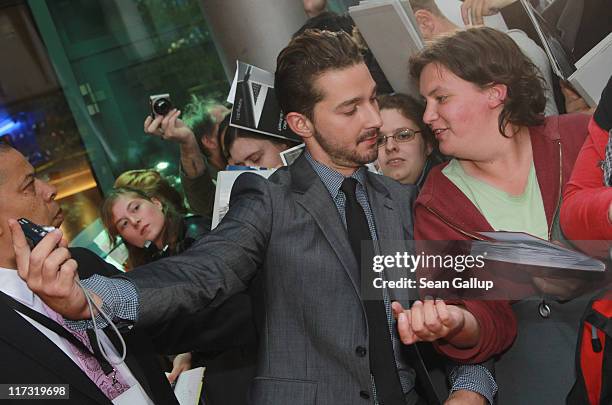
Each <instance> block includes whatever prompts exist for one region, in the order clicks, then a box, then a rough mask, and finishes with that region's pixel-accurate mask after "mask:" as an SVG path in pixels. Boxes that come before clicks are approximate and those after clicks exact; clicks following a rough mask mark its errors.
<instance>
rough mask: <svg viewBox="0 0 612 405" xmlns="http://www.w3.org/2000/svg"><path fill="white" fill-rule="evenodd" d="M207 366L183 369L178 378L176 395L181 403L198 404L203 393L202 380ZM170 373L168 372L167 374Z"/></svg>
mask: <svg viewBox="0 0 612 405" xmlns="http://www.w3.org/2000/svg"><path fill="white" fill-rule="evenodd" d="M205 370H206V368H204V367H198V368H192V369H191V370H187V371H183V372H182V373H181V374H179V376H178V378H177V379H176V385H175V386H174V396H175V397H176V399H177V400H178V402H179V404H180V405H198V403H199V402H200V395H202V380H203V379H204V371H205ZM167 375H168V373H166V376H167Z"/></svg>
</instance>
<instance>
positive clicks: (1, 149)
mask: <svg viewBox="0 0 612 405" xmlns="http://www.w3.org/2000/svg"><path fill="white" fill-rule="evenodd" d="M11 150H14V148H13V147H12V146H11V145H9V144H8V142H6V141H4V140H3V139H2V138H0V155H2V154H3V153H6V152H9V151H11ZM5 175H6V173H3V171H2V170H0V184H2V183H3V182H4V180H5Z"/></svg>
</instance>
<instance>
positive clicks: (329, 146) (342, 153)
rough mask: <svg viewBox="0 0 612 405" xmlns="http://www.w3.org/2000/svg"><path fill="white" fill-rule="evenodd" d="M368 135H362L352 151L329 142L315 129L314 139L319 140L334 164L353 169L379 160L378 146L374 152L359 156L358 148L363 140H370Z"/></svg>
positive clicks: (374, 148) (373, 149)
mask: <svg viewBox="0 0 612 405" xmlns="http://www.w3.org/2000/svg"><path fill="white" fill-rule="evenodd" d="M368 136H369V135H368V134H361V135H360V136H359V138H358V139H357V144H356V145H355V146H354V148H353V149H352V150H347V149H345V148H342V147H338V146H337V145H336V144H334V143H333V142H329V141H328V140H327V139H326V138H325V136H324V135H322V134H321V133H320V132H319V131H317V130H316V129H315V131H314V138H315V139H316V140H317V143H318V144H319V146H321V149H323V151H325V153H327V155H328V156H329V158H330V159H331V161H332V162H334V163H335V164H337V165H339V166H345V167H353V166H363V165H365V164H367V163H372V162H374V161H375V160H376V159H377V158H378V148H377V147H376V145H374V147H373V148H372V150H370V151H368V152H366V153H367V154H361V155H360V154H359V153H358V152H357V146H358V145H359V143H361V141H362V140H364V139H367V138H368Z"/></svg>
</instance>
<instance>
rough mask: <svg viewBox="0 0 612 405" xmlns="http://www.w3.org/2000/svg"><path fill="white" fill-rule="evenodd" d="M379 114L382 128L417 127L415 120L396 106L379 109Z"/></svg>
mask: <svg viewBox="0 0 612 405" xmlns="http://www.w3.org/2000/svg"><path fill="white" fill-rule="evenodd" d="M380 115H381V117H382V127H383V128H392V129H393V128H400V127H407V128H411V129H417V125H416V122H414V120H412V119H410V118H408V117H406V116H405V115H404V114H402V112H401V111H400V110H398V109H397V108H385V109H381V110H380Z"/></svg>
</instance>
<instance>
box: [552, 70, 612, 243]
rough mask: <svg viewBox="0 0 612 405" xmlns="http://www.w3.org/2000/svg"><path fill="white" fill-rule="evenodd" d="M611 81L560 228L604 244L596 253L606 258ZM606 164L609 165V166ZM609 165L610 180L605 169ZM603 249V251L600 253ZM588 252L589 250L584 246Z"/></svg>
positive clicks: (610, 223)
mask: <svg viewBox="0 0 612 405" xmlns="http://www.w3.org/2000/svg"><path fill="white" fill-rule="evenodd" d="M610 130H612V77H611V78H610V80H609V81H608V84H607V85H606V88H605V89H604V91H603V93H602V94H601V100H600V102H599V106H598V107H597V110H596V111H595V115H594V116H593V118H592V119H591V122H589V136H588V137H587V140H586V142H585V143H584V145H583V146H582V149H581V150H580V154H579V155H578V159H577V160H576V165H575V166H574V171H573V172H572V177H571V179H570V181H569V182H568V183H567V187H566V189H565V192H564V193H563V204H562V205H561V226H562V228H563V232H564V233H565V236H567V237H568V238H569V239H574V240H602V241H606V242H607V243H603V244H602V245H604V246H597V252H594V253H601V254H607V253H608V252H607V249H605V248H606V247H609V244H610V243H609V242H610V240H612V187H610V186H612V178H610V177H611V176H610V174H611V173H609V172H610V171H612V144H610V153H609V156H606V145H608V143H609V142H610V141H609V139H610V138H611V137H612V135H608V133H609V132H610ZM606 161H607V163H606ZM606 164H607V165H608V167H609V168H610V169H609V170H608V173H607V174H608V178H607V179H606V178H605V174H606V173H604V167H605V165H606ZM601 248H604V249H601ZM585 249H587V250H588V249H589V246H585Z"/></svg>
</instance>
